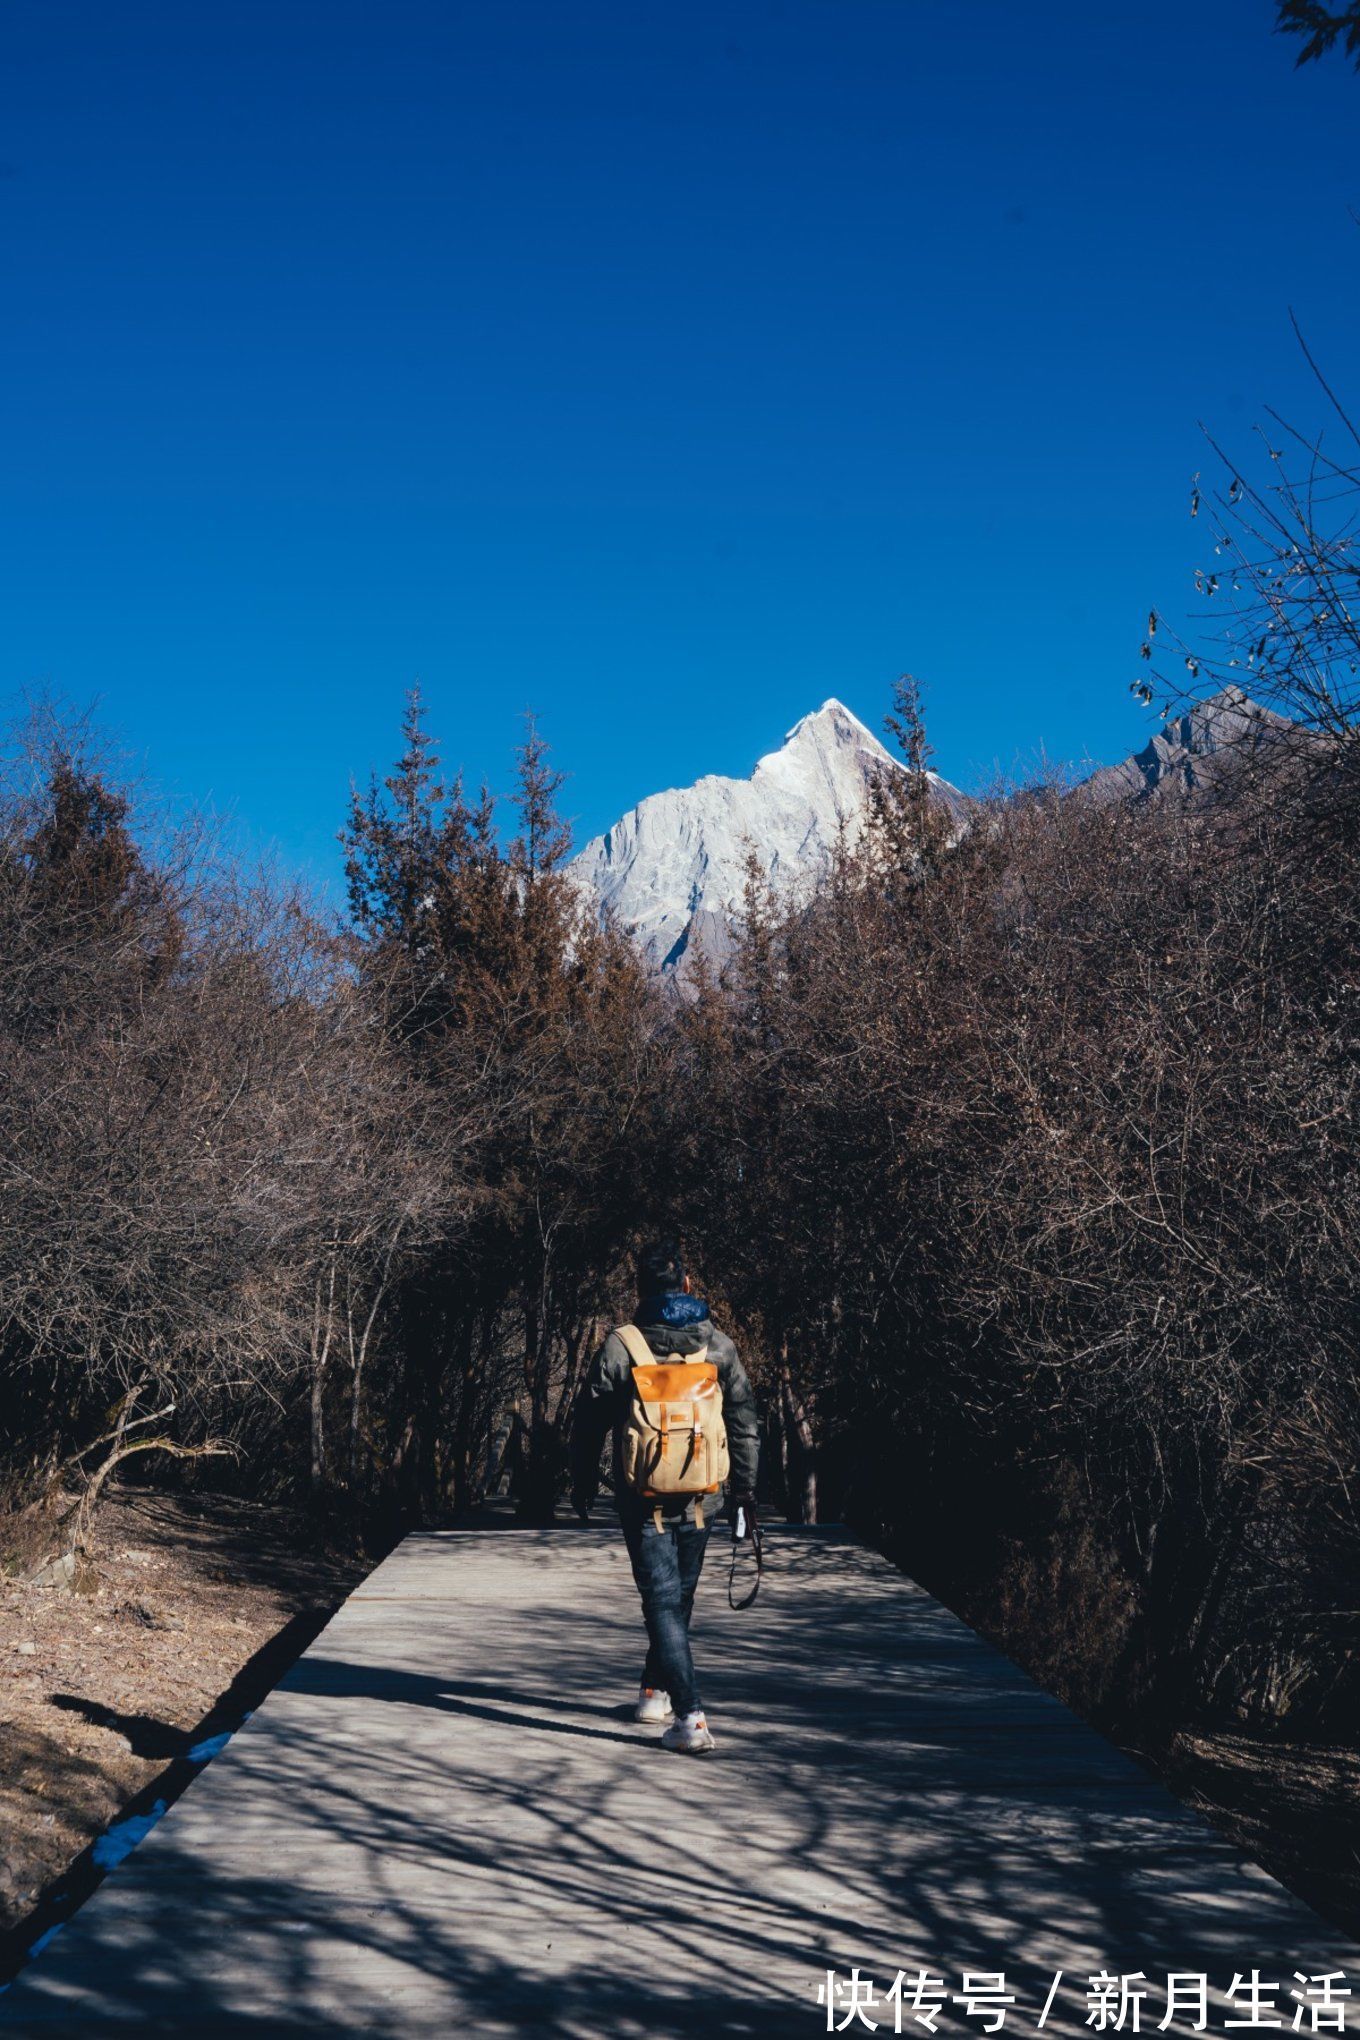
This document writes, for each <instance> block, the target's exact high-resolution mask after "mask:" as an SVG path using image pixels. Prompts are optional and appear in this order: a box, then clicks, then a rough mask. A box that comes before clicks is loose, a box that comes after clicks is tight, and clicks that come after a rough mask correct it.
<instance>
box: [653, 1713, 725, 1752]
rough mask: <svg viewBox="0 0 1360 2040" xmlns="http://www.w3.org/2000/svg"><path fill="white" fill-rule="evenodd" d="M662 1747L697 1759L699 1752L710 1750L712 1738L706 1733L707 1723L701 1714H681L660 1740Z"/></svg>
mask: <svg viewBox="0 0 1360 2040" xmlns="http://www.w3.org/2000/svg"><path fill="white" fill-rule="evenodd" d="M661 1742H662V1746H663V1747H664V1748H665V1749H668V1750H680V1751H681V1752H683V1754H684V1755H685V1756H687V1757H697V1756H698V1754H699V1752H700V1751H701V1750H711V1749H712V1747H713V1738H712V1736H711V1735H710V1734H709V1732H708V1723H707V1722H706V1721H705V1720H704V1717H703V1715H702V1714H682V1715H681V1716H680V1718H679V1720H678V1721H675V1722H672V1724H671V1726H670V1727H669V1728H668V1729H667V1730H666V1733H665V1734H664V1735H663V1736H662V1738H661Z"/></svg>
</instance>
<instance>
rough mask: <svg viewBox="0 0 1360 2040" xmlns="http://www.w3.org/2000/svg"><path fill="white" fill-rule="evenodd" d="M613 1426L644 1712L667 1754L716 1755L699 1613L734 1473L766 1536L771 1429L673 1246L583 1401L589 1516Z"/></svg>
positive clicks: (581, 1485)
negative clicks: (761, 1482)
mask: <svg viewBox="0 0 1360 2040" xmlns="http://www.w3.org/2000/svg"><path fill="white" fill-rule="evenodd" d="M715 1391H720V1399H719V1395H718V1394H717V1393H716V1392H715ZM611 1428H612V1430H613V1433H614V1492H615V1494H616V1496H617V1497H618V1505H619V1520H620V1522H621V1524H622V1526H623V1535H624V1540H625V1542H626V1543H627V1546H628V1556H629V1558H630V1559H631V1561H632V1565H633V1578H634V1579H635V1580H636V1582H637V1588H638V1592H639V1594H640V1595H641V1596H642V1614H643V1619H644V1621H645V1622H646V1624H647V1662H646V1665H645V1667H644V1669H643V1673H642V1690H641V1692H640V1694H639V1696H638V1702H637V1706H636V1708H635V1710H634V1714H635V1718H636V1719H637V1720H638V1721H651V1722H663V1721H666V1722H670V1724H671V1725H670V1727H669V1728H667V1730H666V1732H665V1734H664V1735H663V1736H662V1738H661V1740H662V1742H663V1744H664V1745H665V1747H666V1748H667V1749H668V1750H681V1751H683V1752H685V1753H686V1754H687V1755H693V1754H697V1753H698V1752H700V1751H702V1750H711V1749H712V1748H713V1737H712V1736H711V1735H710V1734H709V1731H708V1723H707V1722H706V1720H705V1719H704V1710H703V1703H702V1701H701V1700H700V1698H699V1688H698V1685H697V1683H696V1681H695V1676H694V1660H693V1658H692V1656H691V1654H690V1644H689V1621H690V1612H691V1610H692V1609H693V1606H694V1591H695V1588H696V1587H697V1586H698V1584H699V1574H700V1572H701V1571H702V1570H703V1563H704V1552H705V1549H706V1548H707V1545H708V1538H709V1532H710V1531H711V1529H712V1527H713V1519H714V1517H715V1516H716V1515H717V1513H718V1510H719V1508H720V1507H721V1505H722V1499H723V1483H724V1481H727V1482H728V1483H729V1485H730V1490H731V1493H730V1506H731V1509H732V1511H733V1520H734V1521H735V1520H736V1511H737V1510H738V1509H740V1510H742V1511H743V1512H744V1514H745V1519H746V1524H747V1532H748V1534H751V1533H753V1532H754V1528H755V1485H756V1465H757V1461H758V1458H759V1452H760V1434H759V1430H758V1428H757V1424H756V1409H755V1398H754V1397H753V1395H752V1393H751V1384H750V1382H749V1381H748V1380H747V1378H746V1370H745V1368H744V1367H743V1366H742V1364H741V1361H740V1360H739V1359H738V1358H737V1350H736V1347H735V1346H734V1345H733V1344H732V1341H731V1340H730V1339H729V1338H728V1337H727V1336H726V1335H725V1334H724V1333H723V1332H720V1331H719V1330H718V1329H717V1327H716V1326H715V1325H714V1323H713V1321H712V1320H711V1318H710V1317H709V1315H708V1305H707V1304H706V1303H703V1302H701V1301H700V1299H699V1298H698V1297H697V1296H693V1295H691V1293H690V1283H689V1277H688V1276H687V1275H686V1273H685V1270H684V1266H683V1263H682V1261H681V1258H680V1249H679V1247H678V1246H677V1245H676V1244H675V1242H674V1241H672V1240H663V1241H659V1242H658V1243H657V1244H656V1245H654V1246H650V1247H647V1248H645V1249H644V1251H643V1252H642V1254H641V1255H640V1256H639V1258H638V1309H637V1317H636V1323H635V1324H633V1325H624V1326H620V1327H618V1328H617V1329H615V1330H614V1331H612V1332H611V1333H610V1334H609V1337H608V1338H607V1339H606V1340H605V1342H604V1344H603V1346H602V1347H601V1348H600V1350H599V1352H598V1353H597V1354H596V1356H595V1359H594V1361H593V1363H592V1365H591V1369H590V1373H589V1375H588V1377H587V1379H586V1384H585V1388H584V1390H583V1392H582V1396H581V1401H580V1403H579V1405H578V1407H577V1413H576V1424H575V1432H574V1436H573V1440H572V1452H573V1485H572V1502H573V1505H574V1506H575V1508H576V1511H577V1513H578V1515H579V1516H580V1517H581V1519H582V1521H584V1520H585V1518H586V1517H587V1515H588V1514H589V1511H590V1506H591V1503H592V1502H593V1501H594V1500H595V1496H596V1493H597V1491H598V1488H599V1479H600V1447H601V1445H602V1444H603V1442H604V1437H605V1434H606V1432H607V1431H609V1430H610V1429H611ZM724 1434H725V1435H724Z"/></svg>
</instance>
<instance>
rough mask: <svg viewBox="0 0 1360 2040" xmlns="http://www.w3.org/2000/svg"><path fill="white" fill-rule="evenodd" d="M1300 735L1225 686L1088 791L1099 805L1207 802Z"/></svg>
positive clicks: (1104, 772)
mask: <svg viewBox="0 0 1360 2040" xmlns="http://www.w3.org/2000/svg"><path fill="white" fill-rule="evenodd" d="M1298 734H1299V725H1298V724H1297V723H1291V722H1288V721H1287V720H1286V719H1285V717H1283V716H1279V715H1276V714H1274V712H1273V711H1272V710H1271V709H1268V708H1262V707H1261V706H1260V704H1259V703H1258V702H1255V701H1252V700H1251V699H1250V697H1249V696H1248V695H1245V694H1244V693H1243V692H1242V690H1241V688H1240V687H1225V688H1223V689H1222V690H1221V691H1220V692H1219V693H1217V694H1211V695H1209V696H1208V698H1207V699H1206V700H1204V701H1196V702H1192V703H1191V705H1190V707H1189V708H1187V709H1186V710H1185V711H1184V712H1183V713H1182V714H1180V715H1178V716H1175V717H1173V718H1171V719H1170V720H1168V721H1167V722H1166V724H1165V725H1164V726H1163V727H1162V728H1161V729H1160V730H1158V732H1157V734H1156V736H1154V737H1153V738H1152V739H1151V741H1150V742H1148V743H1146V744H1145V745H1144V746H1143V748H1142V750H1141V751H1135V752H1134V753H1133V755H1132V757H1129V758H1125V759H1123V760H1122V762H1121V763H1120V764H1118V765H1105V766H1102V767H1101V769H1100V770H1099V771H1098V772H1093V773H1092V774H1091V776H1090V778H1089V779H1087V780H1085V781H1083V790H1084V791H1085V792H1086V793H1087V794H1088V795H1089V796H1090V797H1091V798H1093V799H1096V800H1134V801H1143V800H1165V799H1167V798H1168V797H1172V796H1180V797H1182V798H1190V799H1204V798H1206V797H1208V796H1211V795H1212V794H1213V793H1215V792H1216V791H1218V790H1219V789H1220V788H1221V787H1222V786H1223V784H1224V781H1225V780H1226V779H1227V778H1230V777H1231V776H1232V775H1233V774H1234V773H1239V772H1241V771H1242V770H1243V768H1244V767H1245V766H1247V765H1249V764H1250V763H1251V762H1252V761H1253V760H1262V759H1264V758H1265V757H1266V756H1267V755H1273V754H1274V753H1275V752H1276V751H1277V750H1278V747H1279V745H1280V743H1281V742H1282V740H1283V739H1285V738H1286V737H1292V736H1297V735H1298Z"/></svg>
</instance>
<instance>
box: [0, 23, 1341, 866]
mask: <svg viewBox="0 0 1360 2040" xmlns="http://www.w3.org/2000/svg"><path fill="white" fill-rule="evenodd" d="M1274 12H1275V10H1274V4H1273V0H1141V4H1133V0H1089V4H1087V5H1083V6H1081V7H1078V6H1076V5H1073V4H1070V0H1045V4H1040V5H1022V4H1020V0H779V4H775V0H631V4H623V0H570V4H564V0H478V4H469V0H438V4H434V0H429V4H426V0H383V4H381V5H378V4H375V0H364V4H354V0H324V4H309V5H302V4H299V0H256V4H250V5H241V4H236V5H231V6H216V5H213V4H212V0H192V4H186V0H173V4H170V0H165V4H146V0H120V4H118V5H116V6H114V5H109V4H107V0H97V4H96V0H84V4H75V0H7V4H6V5H5V6H4V8H3V9H2V10H0V370H2V372H0V617H2V618H3V632H2V633H0V691H3V692H4V693H5V694H6V695H7V696H8V695H10V694H12V693H13V694H17V693H19V692H20V691H22V690H25V689H27V690H34V689H46V690H49V691H51V692H54V693H56V694H58V695H60V696H62V697H64V698H66V699H67V700H68V701H71V702H73V703H76V704H78V705H82V706H83V705H86V704H88V703H90V702H92V701H97V702H98V703H99V704H100V714H101V716H102V719H103V720H104V722H105V723H106V724H107V725H108V726H109V727H110V728H111V729H112V730H113V731H114V732H115V733H116V734H117V736H118V737H119V738H120V739H121V740H122V741H123V742H124V743H125V744H126V745H127V747H128V748H129V750H130V751H131V752H132V753H133V754H134V755H135V756H137V757H138V758H144V759H145V761H146V763H147V765H148V767H149V770H150V773H151V775H152V777H153V778H154V779H156V780H157V781H158V782H159V783H160V784H161V785H162V787H164V788H165V789H166V790H167V791H168V792H169V793H170V794H171V795H172V797H174V798H176V799H183V800H187V801H211V802H212V803H214V804H216V805H217V806H218V807H220V808H226V809H229V810H231V811H232V812H233V813H234V814H235V815H236V816H237V817H238V821H239V827H240V829H241V831H242V834H243V835H244V836H245V837H247V839H249V840H253V841H256V842H264V841H268V840H273V841H275V842H277V843H278V844H279V846H280V847H281V848H282V850H283V852H284V854H285V856H286V857H287V858H288V859H289V860H291V861H293V862H295V863H296V864H298V865H300V866H302V867H303V868H305V869H307V870H309V871H311V872H313V873H316V874H326V873H328V872H333V871H334V869H335V850H334V845H333V841H332V836H333V831H334V829H335V827H336V825H337V823H338V821H339V820H340V817H341V814H342V811H343V807H344V802H345V797H346V788H347V783H348V780H349V777H350V775H351V774H352V773H355V774H358V775H360V776H363V775H366V773H367V772H368V770H369V769H370V767H371V766H373V765H375V764H383V763H384V762H386V761H387V760H388V759H389V758H390V756H391V754H392V753H393V750H394V748H395V740H396V725H397V719H398V715H399V712H400V705H401V698H402V693H403V690H404V689H405V688H406V687H407V686H408V685H409V684H410V683H411V682H412V681H414V680H419V681H420V682H421V684H422V685H423V687H424V688H425V690H426V692H427V694H428V697H429V701H430V705H431V718H432V722H433V724H434V726H435V728H436V729H437V730H438V732H439V733H440V735H441V736H442V737H443V739H444V742H445V747H446V751H447V754H448V756H449V758H450V759H451V761H453V762H455V763H457V762H461V763H462V764H464V765H465V766H466V768H467V769H468V771H469V773H470V774H471V775H472V776H473V777H474V778H476V777H479V776H481V775H482V774H486V775H488V776H489V777H490V778H491V780H492V782H493V783H494V784H497V785H504V784H505V782H506V780H507V778H508V761H509V754H510V751H511V748H512V746H513V744H514V742H515V740H516V737H517V734H518V720H517V719H518V717H519V714H520V712H521V711H522V710H523V708H524V707H525V706H526V705H529V704H533V705H534V706H535V707H536V708H537V709H538V711H539V712H540V715H541V717H542V720H543V723H544V725H545V729H546V733H547V734H548V735H549V737H550V738H551V739H552V741H553V742H554V744H555V746H556V747H557V750H558V754H559V759H560V762H561V763H562V764H563V765H565V766H567V767H568V768H570V770H571V771H572V773H573V775H574V776H573V780H572V783H571V788H570V798H569V806H570V808H571V810H572V812H573V813H574V814H575V815H576V816H577V817H578V820H579V829H580V833H581V834H582V835H583V836H584V835H585V834H587V833H589V832H591V831H593V830H594V829H596V828H599V827H601V826H603V825H605V824H606V823H607V822H608V821H610V820H611V819H612V818H613V816H614V815H615V814H616V813H617V812H619V811H620V810H621V809H623V808H624V807H626V806H628V805H629V804H631V803H632V802H633V801H634V800H635V799H637V798H638V797H639V796H641V795H642V794H644V793H646V792H649V791H652V790H654V789H655V788H657V787H658V786H662V785H666V784H676V783H680V782H683V781H685V780H688V779H691V778H693V777H695V776H696V775H697V774H698V773H700V772H701V771H704V770H719V771H746V770H748V769H749V767H750V765H751V763H752V762H753V760H754V758H755V757H756V756H757V755H758V753H759V752H760V751H762V750H764V749H767V748H769V747H770V746H771V745H772V744H773V743H774V742H776V741H777V740H778V738H779V737H780V736H781V734H782V733H783V731H784V729H785V728H786V727H787V726H788V725H789V724H790V723H791V722H793V721H794V720H795V719H796V718H797V716H798V715H800V714H801V713H803V712H804V711H805V710H806V709H808V708H810V707H813V706H815V705H816V704H817V703H819V702H820V701H821V700H822V699H823V698H824V697H825V696H826V695H828V694H831V693H836V694H839V695H841V696H842V698H844V699H845V700H846V701H847V702H848V703H849V704H850V705H851V706H852V707H853V708H855V709H856V710H858V712H859V713H860V714H861V715H863V716H864V717H865V719H866V720H868V721H871V722H873V723H875V724H876V723H877V721H878V718H879V716H880V714H881V712H882V709H883V706H884V703H885V699H886V695H887V691H888V688H889V685H890V683H891V680H892V678H893V675H894V674H895V673H896V672H898V671H899V670H900V669H902V668H904V667H909V668H911V669H912V670H914V671H915V672H917V673H918V674H920V675H921V676H922V678H923V679H924V680H925V682H926V684H927V687H928V690H929V703H930V709H931V723H932V734H933V738H934V742H935V746H936V751H937V758H938V763H939V765H940V767H941V769H942V770H944V771H945V772H946V773H947V774H948V775H949V776H951V777H953V778H955V779H957V780H959V781H961V782H963V783H965V784H973V783H976V782H977V780H979V779H980V778H985V777H987V776H988V775H989V773H990V772H991V770H992V768H993V766H994V764H995V763H997V762H1000V763H1001V764H1002V765H1003V766H1007V765H1010V764H1012V763H1013V762H1014V761H1015V760H1016V759H1017V757H1020V758H1025V757H1032V755H1033V754H1034V753H1035V751H1036V750H1037V748H1038V747H1040V746H1043V747H1045V748H1046V749H1047V751H1048V752H1049V753H1050V754H1051V755H1054V756H1057V757H1073V756H1076V755H1079V754H1082V753H1088V754H1090V755H1093V756H1096V757H1101V758H1108V757H1113V756H1117V755H1120V754H1122V753H1123V752H1124V751H1125V750H1127V749H1129V748H1130V747H1131V746H1132V745H1133V744H1134V743H1135V742H1138V741H1141V739H1142V736H1143V735H1144V734H1145V729H1146V724H1145V721H1144V719H1143V718H1142V716H1141V715H1140V712H1139V711H1138V710H1137V709H1136V708H1135V707H1134V705H1133V703H1132V701H1131V698H1130V697H1129V695H1128V693H1127V691H1126V689H1127V684H1128V681H1129V679H1130V678H1131V677H1133V675H1134V672H1135V670H1136V666H1137V657H1136V654H1137V645H1138V640H1139V635H1140V630H1141V626H1142V621H1143V618H1144V616H1145V613H1146V610H1147V608H1148V606H1149V604H1150V603H1151V602H1156V603H1157V604H1158V605H1159V606H1162V607H1164V608H1166V609H1167V610H1168V611H1171V612H1174V611H1175V610H1176V609H1177V607H1178V605H1181V604H1183V603H1184V602H1185V601H1186V600H1188V599H1189V598H1190V581H1189V574H1190V568H1191V566H1192V564H1193V563H1194V560H1195V559H1196V557H1197V541H1198V539H1199V537H1200V536H1201V535H1202V533H1203V525H1202V524H1201V525H1200V526H1192V525H1190V524H1189V522H1188V521H1187V518H1186V502H1187V496H1188V486H1189V477H1190V475H1191V473H1192V471H1193V470H1194V469H1195V468H1196V467H1198V466H1199V465H1200V464H1201V462H1202V460H1203V458H1204V455H1203V449H1202V445H1201V442H1200V439H1199V435H1198V430H1197V420H1199V419H1201V418H1203V419H1206V420H1208V421H1210V422H1212V423H1213V424H1214V425H1215V427H1216V428H1217V429H1218V430H1219V431H1221V432H1222V433H1223V434H1225V435H1227V436H1228V437H1229V439H1230V440H1236V439H1241V438H1243V437H1245V435H1246V434H1247V432H1248V430H1249V428H1250V425H1251V422H1252V419H1253V417H1254V416H1255V415H1256V413H1257V410H1258V408H1259V406H1260V405H1261V404H1262V403H1263V402H1274V403H1275V404H1277V405H1279V406H1280V407H1281V408H1283V409H1285V410H1287V411H1289V412H1290V413H1291V414H1292V415H1294V416H1296V417H1298V418H1300V419H1301V421H1303V422H1305V423H1306V422H1309V421H1311V420H1312V419H1314V418H1316V417H1317V416H1319V415H1320V406H1319V404H1318V402H1317V400H1316V398H1315V396H1314V393H1313V391H1312V389H1311V386H1310V385H1309V382H1308V379H1307V373H1306V370H1305V369H1304V368H1303V367H1302V365H1301V363H1300V362H1299V360H1298V358H1297V356H1296V352H1295V348H1294V343H1293V340H1292V338H1291V335H1290V333H1289V329H1288V322H1287V309H1288V307H1289V306H1291V305H1292V306H1293V307H1294V308H1295V309H1296V310H1297V312H1298V314H1299V316H1300V319H1301V320H1302V321H1303V323H1304V325H1305V327H1306V329H1307V332H1308V334H1309V337H1310V340H1311V342H1312V344H1313V346H1314V348H1315V350H1316V351H1317V353H1318V354H1319V355H1320V356H1321V357H1322V358H1323V359H1324V361H1325V362H1326V363H1327V364H1328V365H1329V367H1330V368H1331V369H1332V371H1333V372H1334V373H1335V374H1336V375H1337V377H1338V378H1339V379H1341V380H1342V381H1343V382H1344V381H1345V379H1346V377H1347V376H1348V375H1349V374H1350V373H1351V371H1352V368H1353V365H1354V362H1355V356H1356V350H1355V337H1356V312H1357V296H1358V293H1357V266H1358V264H1360V228H1358V227H1357V226H1356V224H1355V223H1354V220H1353V218H1352V211H1353V209H1360V162H1358V161H1357V144H1358V143H1360V78H1357V77H1356V76H1355V75H1354V74H1353V73H1352V72H1351V71H1350V70H1349V69H1348V68H1347V67H1346V66H1345V64H1344V63H1343V62H1342V61H1341V60H1339V59H1336V58H1333V59H1332V60H1331V61H1329V62H1327V63H1324V64H1319V65H1314V66H1311V67H1309V68H1308V69H1307V70H1305V71H1302V72H1296V71H1295V70H1294V68H1293V56H1294V49H1293V46H1292V45H1291V44H1289V43H1287V42H1286V41H1284V40H1283V39H1282V38H1280V37H1278V36H1276V35H1274V34H1272V33H1271V29H1272V23H1273V19H1274ZM1350 389H1351V394H1352V396H1353V397H1354V396H1355V395H1356V391H1355V384H1354V379H1352V381H1351V384H1350Z"/></svg>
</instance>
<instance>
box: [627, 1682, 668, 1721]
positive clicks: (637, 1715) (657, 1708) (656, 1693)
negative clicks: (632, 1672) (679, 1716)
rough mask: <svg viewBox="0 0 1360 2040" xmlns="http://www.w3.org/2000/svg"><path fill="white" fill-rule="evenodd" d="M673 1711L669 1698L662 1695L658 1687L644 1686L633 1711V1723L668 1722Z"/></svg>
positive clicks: (665, 1694)
mask: <svg viewBox="0 0 1360 2040" xmlns="http://www.w3.org/2000/svg"><path fill="white" fill-rule="evenodd" d="M674 1712H675V1709H674V1708H673V1707H672V1706H671V1696H670V1694H669V1693H663V1692H662V1691H661V1688H660V1687H659V1686H644V1687H643V1688H642V1691H641V1692H640V1693H639V1694H638V1701H637V1706H636V1707H635V1708H634V1709H633V1719H634V1721H669V1720H670V1719H671V1717H672V1715H673V1714H674Z"/></svg>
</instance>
